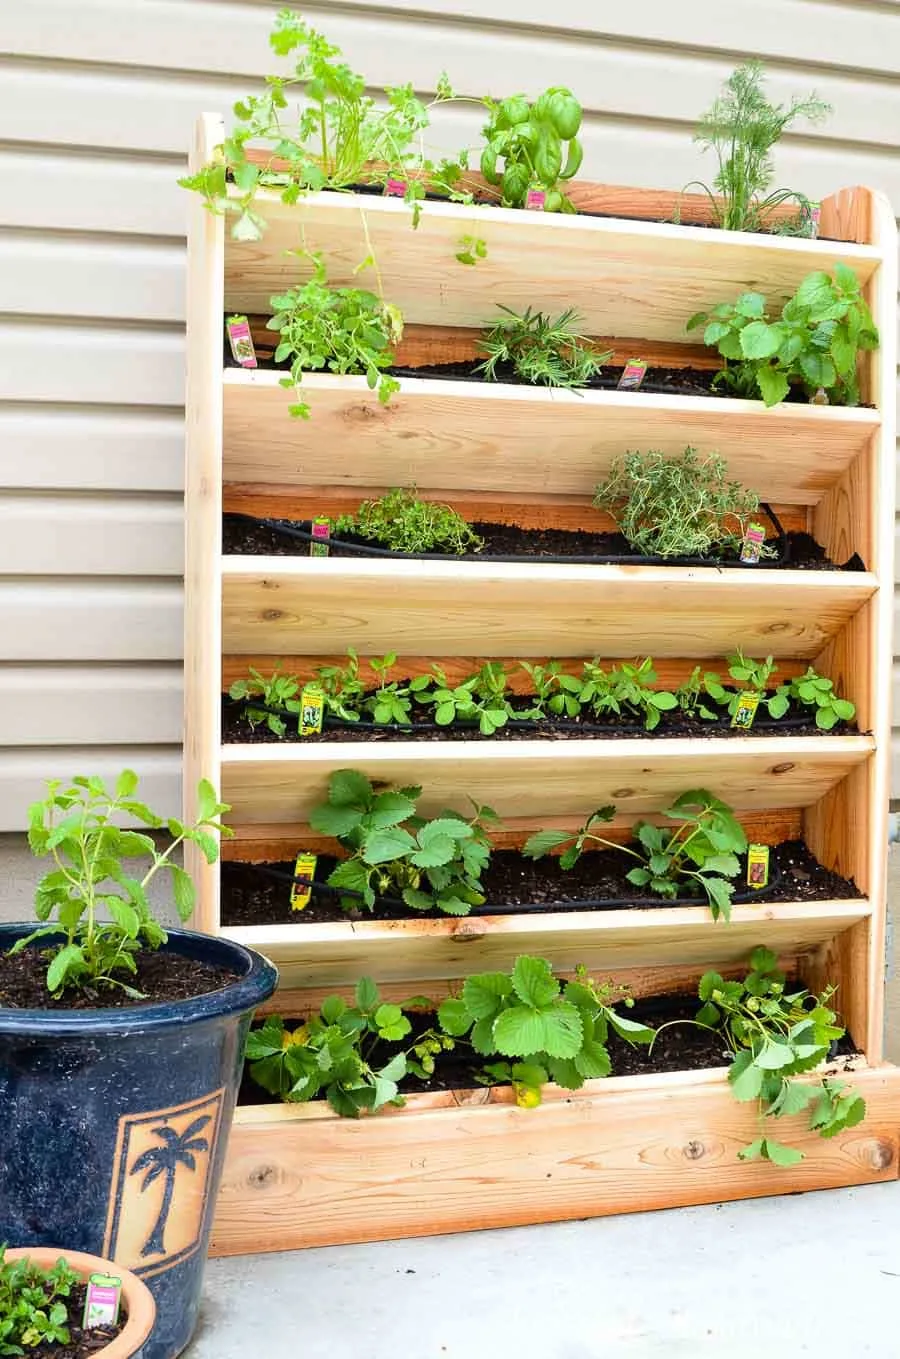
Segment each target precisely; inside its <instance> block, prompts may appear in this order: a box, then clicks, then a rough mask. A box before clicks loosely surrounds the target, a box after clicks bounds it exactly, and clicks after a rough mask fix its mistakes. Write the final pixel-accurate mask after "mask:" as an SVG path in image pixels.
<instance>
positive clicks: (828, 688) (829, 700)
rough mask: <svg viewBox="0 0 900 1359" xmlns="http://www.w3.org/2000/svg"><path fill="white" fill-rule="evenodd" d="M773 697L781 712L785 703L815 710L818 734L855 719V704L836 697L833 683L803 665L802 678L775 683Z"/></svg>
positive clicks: (811, 668) (797, 677)
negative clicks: (779, 704) (776, 684)
mask: <svg viewBox="0 0 900 1359" xmlns="http://www.w3.org/2000/svg"><path fill="white" fill-rule="evenodd" d="M775 696H776V697H777V698H778V699H780V700H781V701H782V702H783V703H784V704H785V710H786V707H787V704H788V703H789V702H793V703H799V704H802V705H803V706H805V707H807V708H815V710H816V726H817V727H819V728H820V730H821V731H831V729H832V728H833V727H836V726H837V724H838V722H852V720H853V718H854V717H855V716H856V704H855V703H851V702H850V700H849V699H847V698H838V696H837V694H836V693H835V692H834V681H833V680H830V679H826V678H825V676H824V675H820V674H818V673H817V672H816V671H815V670H814V669H813V667H812V666H811V665H810V666H807V670H806V674H805V675H799V676H796V677H795V678H794V679H792V680H790V681H789V682H788V683H787V684H779V686H778V688H777V689H776V691H775ZM769 710H770V711H771V701H770V704H769ZM774 715H775V716H777V714H774Z"/></svg>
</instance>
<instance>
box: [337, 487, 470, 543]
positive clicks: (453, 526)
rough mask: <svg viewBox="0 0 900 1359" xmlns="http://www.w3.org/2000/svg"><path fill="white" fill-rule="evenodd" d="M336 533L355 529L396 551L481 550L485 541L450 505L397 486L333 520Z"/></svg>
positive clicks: (361, 535)
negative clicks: (354, 510) (426, 498)
mask: <svg viewBox="0 0 900 1359" xmlns="http://www.w3.org/2000/svg"><path fill="white" fill-rule="evenodd" d="M333 529H334V532H335V533H336V534H341V533H356V534H358V535H359V536H360V537H361V538H367V539H369V540H370V541H373V542H378V543H382V544H383V545H384V546H385V547H388V548H390V549H391V550H392V551H393V552H448V553H456V555H457V556H462V555H463V553H466V552H478V551H480V550H481V548H482V546H483V543H482V540H481V539H480V538H479V537H478V534H477V533H474V532H473V531H472V529H471V528H470V527H469V525H468V524H467V523H466V521H465V519H463V517H462V516H461V515H459V514H457V513H456V511H455V510H452V509H451V508H450V506H449V505H441V504H438V502H437V501H434V500H420V499H419V497H418V496H417V495H416V492H415V490H411V491H408V490H401V489H400V488H399V487H394V489H393V490H392V491H388V493H387V495H383V496H381V497H380V498H379V499H378V500H364V501H363V502H362V504H361V505H360V507H359V509H358V510H357V512H356V514H344V515H341V517H340V518H339V519H336V520H334V523H333Z"/></svg>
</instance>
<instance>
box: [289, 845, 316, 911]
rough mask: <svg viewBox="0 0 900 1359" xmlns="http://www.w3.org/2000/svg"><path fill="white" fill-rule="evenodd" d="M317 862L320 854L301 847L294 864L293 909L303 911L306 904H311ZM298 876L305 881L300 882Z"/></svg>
mask: <svg viewBox="0 0 900 1359" xmlns="http://www.w3.org/2000/svg"><path fill="white" fill-rule="evenodd" d="M317 863H318V856H317V855H315V854H308V853H307V852H306V850H303V849H301V851H300V853H299V854H298V855H297V860H296V862H295V864H294V885H293V887H292V888H291V910H292V911H302V910H303V907H304V906H308V905H309V899H310V897H311V896H312V884H313V878H314V877H315V874H316V864H317ZM298 878H302V879H304V881H302V882H298V881H297V879H298Z"/></svg>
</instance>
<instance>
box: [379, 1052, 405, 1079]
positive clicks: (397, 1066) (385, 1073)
mask: <svg viewBox="0 0 900 1359" xmlns="http://www.w3.org/2000/svg"><path fill="white" fill-rule="evenodd" d="M378 1074H379V1076H381V1077H382V1078H383V1079H384V1080H386V1081H402V1080H403V1077H404V1076H405V1075H406V1053H405V1052H398V1053H397V1055H396V1057H392V1058H391V1060H390V1061H389V1062H388V1064H387V1066H383V1067H382V1068H381V1070H380V1071H379V1073H378Z"/></svg>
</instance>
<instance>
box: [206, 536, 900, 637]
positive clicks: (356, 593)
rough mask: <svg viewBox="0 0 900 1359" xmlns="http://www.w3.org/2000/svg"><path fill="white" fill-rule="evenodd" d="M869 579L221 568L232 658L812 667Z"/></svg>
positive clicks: (379, 564)
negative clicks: (730, 662) (718, 660)
mask: <svg viewBox="0 0 900 1359" xmlns="http://www.w3.org/2000/svg"><path fill="white" fill-rule="evenodd" d="M876 589H877V581H876V579H875V577H874V576H873V575H870V574H869V573H867V572H862V571H859V572H857V571H840V572H839V571H821V572H820V571H771V570H765V569H764V568H759V567H753V568H749V569H742V568H728V569H726V570H721V571H720V570H716V569H715V568H713V567H672V566H568V565H565V566H556V565H541V564H540V563H537V562H536V563H533V564H531V563H529V564H521V565H520V564H518V563H503V562H495V563H491V562H490V561H484V562H465V563H462V562H452V561H450V562H431V561H392V562H383V561H373V560H369V561H366V560H359V561H356V560H352V559H349V558H336V559H334V560H331V561H329V560H325V559H322V558H309V557H224V558H223V559H222V591H223V594H222V626H223V647H224V650H225V652H227V653H230V654H233V655H253V654H259V653H264V652H265V653H268V654H270V655H286V654H290V653H296V654H307V653H308V654H314V653H317V654H324V653H328V652H335V651H336V652H345V651H346V649H347V647H348V646H355V647H356V649H357V650H358V651H360V652H362V653H364V654H366V655H379V654H381V653H382V652H387V651H396V652H398V653H399V654H403V653H404V652H406V653H408V654H411V655H422V654H425V655H434V656H440V655H447V656H454V655H478V654H480V653H481V652H483V651H484V647H485V639H486V638H490V649H491V651H492V652H494V653H495V654H497V655H506V656H519V657H529V656H548V655H550V656H593V655H599V656H621V655H628V654H636V653H638V652H640V653H641V654H644V655H646V654H649V655H652V656H654V657H659V658H660V659H663V658H665V657H670V656H683V655H684V652H685V639H686V638H690V639H691V645H690V650H691V652H692V653H693V654H695V655H697V656H719V655H725V654H726V653H728V652H729V651H732V650H733V649H734V647H735V646H737V645H740V646H741V647H742V648H743V649H744V651H745V652H746V653H747V654H748V655H751V656H752V655H755V654H757V653H759V652H760V651H761V652H762V654H763V655H765V654H766V653H767V652H770V653H771V654H772V655H774V656H791V657H798V658H801V659H803V658H810V659H812V658H813V657H815V656H816V655H817V654H818V653H819V652H820V651H821V649H822V647H823V646H824V645H825V643H826V642H827V641H828V640H829V639H830V638H832V637H833V636H834V635H835V634H836V633H837V632H838V631H839V630H840V629H841V628H842V627H843V626H844V625H845V624H846V623H847V622H848V621H849V619H851V618H852V617H853V615H854V614H855V613H856V612H857V610H858V609H859V608H860V607H861V606H862V605H863V604H864V603H865V602H866V600H867V599H869V598H871V596H872V595H873V594H874V593H875V591H876Z"/></svg>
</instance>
